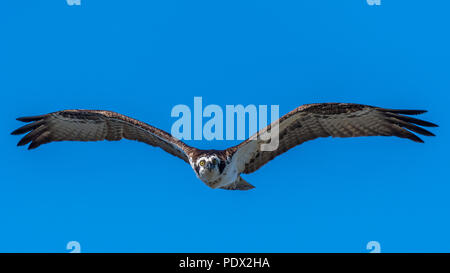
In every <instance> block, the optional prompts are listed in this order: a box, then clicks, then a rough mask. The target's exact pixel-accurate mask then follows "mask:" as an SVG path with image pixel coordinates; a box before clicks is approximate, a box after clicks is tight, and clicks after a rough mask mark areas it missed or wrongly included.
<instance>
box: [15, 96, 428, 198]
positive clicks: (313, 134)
mask: <svg viewBox="0 0 450 273" xmlns="http://www.w3.org/2000/svg"><path fill="white" fill-rule="evenodd" d="M425 112H426V111H424V110H395V109H385V108H380V107H374V106H368V105H362V104H353V103H315V104H307V105H303V106H300V107H298V108H296V109H294V110H293V111H291V112H289V113H288V114H286V115H284V116H282V117H281V118H280V119H279V120H277V121H275V122H274V123H272V124H271V125H269V126H267V127H266V128H264V129H262V130H260V131H259V132H257V133H256V134H255V135H254V136H252V137H250V138H249V139H247V140H245V141H244V142H242V143H240V144H239V145H237V146H234V147H230V148H228V149H226V150H200V149H196V148H194V147H190V146H188V145H187V144H185V143H183V142H182V141H180V140H178V139H176V138H174V137H173V136H171V135H170V134H169V133H167V132H165V131H163V130H160V129H158V128H155V127H153V126H151V125H148V124H146V123H144V122H141V121H138V120H135V119H132V118H130V117H127V116H124V115H121V114H118V113H115V112H111V111H100V110H64V111H58V112H53V113H49V114H45V115H40V116H31V117H22V118H18V119H17V120H19V121H23V122H31V123H29V124H27V125H25V126H23V127H21V128H19V129H17V130H15V131H14V132H12V134H13V135H19V134H24V133H27V132H28V134H27V135H25V136H24V137H23V138H22V139H21V140H20V141H19V143H18V144H17V145H18V146H22V145H26V144H28V143H30V142H31V143H30V145H29V146H28V149H34V148H37V147H39V146H40V145H42V144H45V143H50V142H53V141H64V140H69V141H98V140H121V139H123V138H126V139H130V140H137V141H140V142H144V143H147V144H149V145H151V146H155V147H160V148H162V149H163V150H164V151H166V152H168V153H170V154H172V155H174V156H176V157H178V158H181V159H182V160H184V161H185V162H186V163H189V164H190V165H191V167H192V169H193V170H194V172H195V174H196V175H197V177H198V178H199V179H200V180H201V181H203V182H204V183H205V184H206V185H208V186H209V187H211V188H213V189H216V188H220V189H228V190H248V189H252V188H254V186H253V185H251V184H249V183H248V182H246V181H245V180H244V179H242V177H241V174H242V173H244V174H248V173H252V172H254V171H256V170H258V169H259V168H260V167H261V166H263V165H264V164H266V163H267V162H269V161H270V160H272V159H273V158H275V157H277V156H278V155H280V154H282V153H284V152H286V151H287V150H289V149H291V148H293V147H295V146H297V145H299V144H302V143H303V142H305V141H308V140H313V139H316V138H319V137H329V136H331V137H358V136H396V137H401V138H408V139H410V140H412V141H415V142H423V141H422V140H421V139H420V138H419V137H418V136H416V135H415V134H414V133H412V132H415V133H418V134H421V135H425V136H434V134H433V133H431V132H429V131H427V130H425V129H424V128H422V127H419V126H425V127H437V125H436V124H433V123H430V122H427V121H423V120H420V119H416V118H413V117H410V116H408V115H417V114H422V113H425ZM274 124H276V125H277V126H278V132H279V146H278V148H277V149H275V150H273V151H265V150H262V149H261V145H262V144H265V143H268V140H263V139H261V138H258V137H257V136H258V135H260V134H262V133H263V132H267V131H268V130H270V129H271V127H273V126H274ZM417 125H419V126H417Z"/></svg>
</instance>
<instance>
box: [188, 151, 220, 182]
mask: <svg viewBox="0 0 450 273" xmlns="http://www.w3.org/2000/svg"><path fill="white" fill-rule="evenodd" d="M221 166H223V164H222V161H221V159H220V158H219V157H218V156H217V155H216V154H205V155H201V156H199V157H198V158H197V159H196V160H195V162H194V170H195V172H196V173H197V176H198V177H199V178H200V179H201V180H203V181H212V180H215V179H217V178H218V177H219V176H220V173H221V171H222V168H221Z"/></svg>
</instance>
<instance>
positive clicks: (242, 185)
mask: <svg viewBox="0 0 450 273" xmlns="http://www.w3.org/2000/svg"><path fill="white" fill-rule="evenodd" d="M254 188H255V186H253V185H252V184H250V183H248V182H247V181H245V180H244V179H242V177H240V176H239V177H238V179H237V180H236V181H234V183H231V184H229V185H227V186H225V187H221V189H224V190H240V191H247V190H251V189H254Z"/></svg>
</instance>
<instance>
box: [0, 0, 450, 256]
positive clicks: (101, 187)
mask: <svg viewBox="0 0 450 273" xmlns="http://www.w3.org/2000/svg"><path fill="white" fill-rule="evenodd" d="M81 4H82V5H81V6H80V7H77V6H68V5H67V4H66V2H65V0H58V1H4V2H2V4H1V9H0V37H1V38H0V41H1V42H0V91H1V93H0V96H1V97H0V98H1V100H0V103H1V105H0V106H1V107H0V109H1V115H0V124H1V129H2V133H1V134H0V143H1V151H2V153H1V154H2V156H1V157H0V166H1V167H0V168H1V172H0V251H1V252H10V251H14V252H35V251H36V252H68V251H67V250H66V248H65V247H66V244H67V242H69V241H78V242H80V244H81V251H82V252H210V251H213V252H349V251H350V252H367V250H366V244H367V242H369V241H372V240H375V241H378V242H380V244H381V251H383V252H399V251H406V252H415V251H425V252H431V251H438V252H441V251H450V235H449V232H448V231H449V230H450V218H449V212H450V199H449V194H450V181H449V178H448V170H449V152H450V149H449V137H450V135H449V133H450V131H449V129H448V128H450V124H449V122H450V117H449V116H448V112H447V111H448V105H449V94H448V92H449V90H450V79H449V76H450V66H449V63H450V53H449V48H450V38H449V35H448V34H449V27H450V24H449V21H450V19H449V17H448V10H449V8H450V3H448V1H431V2H427V1H423V0H422V1H409V0H408V1H407V0H403V1H398V0H396V1H387V0H382V2H381V6H369V5H367V3H366V1H365V0H353V1H335V0H333V1H332V0H329V1H312V0H309V1H262V0H258V1H256V0H255V1H123V0H122V1H111V0H108V1H106V0H104V1H99V0H96V1H93V0H82V2H81ZM194 96H202V97H203V103H204V104H218V105H221V106H223V107H224V106H225V105H226V104H243V105H247V104H256V105H258V104H263V105H271V104H278V105H280V113H281V114H285V113H287V112H289V111H290V110H292V109H294V108H295V107H297V106H299V105H301V104H305V103H312V102H357V103H364V104H371V105H377V106H383V107H390V108H412V109H416V108H419V109H422V108H423V109H427V110H430V112H429V113H427V114H425V115H423V116H422V118H424V119H426V120H430V121H433V122H436V123H438V124H439V125H440V126H441V127H440V128H437V129H433V132H435V133H436V134H437V137H434V138H424V140H425V141H426V143H425V144H418V143H414V142H411V141H408V140H405V139H396V138H383V137H374V138H358V139H320V140H315V141H311V142H308V143H305V144H303V145H301V146H299V147H297V148H295V149H293V150H291V151H289V152H288V153H286V154H284V155H283V156H281V157H278V158H277V159H275V160H274V161H272V162H271V163H270V164H268V165H266V166H265V167H263V168H262V169H260V170H259V171H258V172H256V173H253V174H251V175H246V176H245V179H246V180H248V181H249V182H251V183H252V184H254V185H255V186H256V189H255V190H252V191H248V192H239V191H223V190H211V189H209V188H208V187H206V186H205V185H204V184H202V183H201V182H200V181H199V180H198V179H197V178H196V177H195V174H194V173H193V171H192V170H191V168H190V166H188V165H187V164H185V163H184V162H182V161H181V160H179V159H177V158H175V157H172V156H169V155H167V154H166V153H165V152H163V151H162V150H159V149H155V148H152V147H150V146H147V145H145V144H142V143H137V142H131V141H121V142H101V143H69V142H65V143H53V144H49V145H44V146H42V147H40V148H39V149H37V150H33V151H27V150H26V149H25V148H23V147H21V148H17V147H16V143H17V142H18V141H19V137H17V136H11V135H9V133H10V132H11V131H12V130H14V129H15V128H17V127H18V126H20V125H22V124H21V123H20V122H18V121H15V118H16V117H18V116H24V115H36V114H43V113H47V112H52V111H56V110H62V109H71V108H88V109H106V110H114V111H117V112H120V113H123V114H127V115H130V116H132V117H134V118H137V119H140V120H143V121H145V122H148V123H150V124H152V125H155V126H157V127H159V128H162V129H165V130H167V131H170V128H171V126H172V123H173V122H174V121H175V119H174V118H171V117H170V111H171V109H172V107H173V106H174V105H176V104H187V105H190V106H192V104H193V97H194ZM189 144H191V145H195V146H198V147H202V148H225V147H227V146H230V145H233V144H236V142H229V141H228V142H227V141H223V142H220V141H213V142H207V141H191V142H189Z"/></svg>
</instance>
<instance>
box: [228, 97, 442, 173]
mask: <svg viewBox="0 0 450 273" xmlns="http://www.w3.org/2000/svg"><path fill="white" fill-rule="evenodd" d="M425 112H426V111H424V110H394V109H385V108H379V107H373V106H368V105H362V104H353V103H316V104H307V105H303V106H300V107H298V108H297V109H295V110H293V111H291V112H290V113H288V114H286V115H284V116H283V117H281V118H280V119H279V120H278V121H276V122H275V123H272V124H271V125H269V126H268V127H266V128H264V129H262V130H261V131H259V132H258V133H256V134H255V135H254V136H252V137H251V138H249V139H247V140H246V141H244V142H242V143H241V144H239V145H237V146H234V147H231V148H228V149H227V150H226V151H227V154H228V156H229V157H232V159H233V161H234V162H235V164H237V167H238V171H239V172H243V173H251V172H254V171H256V170H258V169H259V168H260V167H261V166H263V165H264V164H266V163H267V162H269V161H270V160H272V159H273V158H274V157H276V156H278V155H280V154H282V153H284V152H286V151H287V150H289V149H291V148H293V147H295V146H297V145H299V144H302V143H303V142H305V141H308V140H312V139H316V138H318V137H329V136H331V137H358V136H397V137H401V138H408V139H411V140H413V141H415V142H423V141H422V139H420V138H419V137H418V136H416V135H415V134H414V133H412V132H415V133H418V134H421V135H425V136H434V134H433V133H431V132H429V131H427V130H425V129H423V128H421V127H419V126H417V125H420V126H425V127H437V125H436V124H433V123H430V122H427V121H423V120H420V119H416V118H413V117H409V116H406V115H417V114H422V113H425ZM276 124H277V125H278V128H279V146H278V148H277V149H276V150H274V151H261V144H264V143H267V142H269V141H265V140H262V139H261V138H260V137H259V136H260V135H262V134H263V133H264V132H269V131H270V130H271V129H272V127H274V126H275V125H276ZM415 124H416V125H415Z"/></svg>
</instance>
